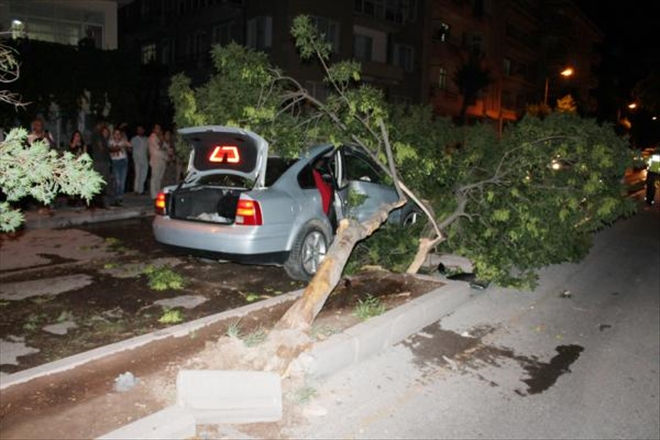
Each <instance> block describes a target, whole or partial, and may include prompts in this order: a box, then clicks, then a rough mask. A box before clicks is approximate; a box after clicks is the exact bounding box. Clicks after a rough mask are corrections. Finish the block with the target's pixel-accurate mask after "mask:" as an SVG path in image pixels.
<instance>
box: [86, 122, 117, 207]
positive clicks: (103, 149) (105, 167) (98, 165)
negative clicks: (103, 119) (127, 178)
mask: <svg viewBox="0 0 660 440" xmlns="http://www.w3.org/2000/svg"><path fill="white" fill-rule="evenodd" d="M109 142H110V129H109V128H108V127H107V126H106V125H105V124H103V123H99V124H97V125H96V127H95V128H94V133H93V134H92V144H91V146H90V147H91V152H92V160H93V162H94V171H96V172H97V173H99V174H100V175H101V177H103V181H104V183H103V186H102V187H101V190H100V191H99V193H98V194H96V195H95V196H94V199H93V200H92V206H94V207H98V208H107V207H108V206H110V204H109V198H110V197H112V189H113V186H112V185H111V184H110V183H111V179H112V174H111V171H110V162H111V159H110V151H109V150H108V144H109Z"/></svg>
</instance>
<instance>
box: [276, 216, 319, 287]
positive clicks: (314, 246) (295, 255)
mask: <svg viewBox="0 0 660 440" xmlns="http://www.w3.org/2000/svg"><path fill="white" fill-rule="evenodd" d="M326 229H327V228H326V227H325V225H323V223H321V222H319V221H316V220H312V221H310V222H309V223H307V224H306V225H305V226H304V227H303V228H302V229H301V230H300V232H299V233H298V236H297V237H296V240H295V241H294V242H293V246H292V247H291V253H290V254H289V258H288V259H287V260H286V262H285V263H284V270H285V271H286V273H287V274H288V275H289V276H290V277H291V278H293V279H295V280H300V281H308V280H310V279H311V278H312V277H313V276H314V274H315V273H316V271H317V270H318V268H319V265H320V264H321V262H322V261H323V259H324V258H325V254H326V253H327V252H328V247H329V244H328V241H329V240H328V238H327V237H328V233H327V232H326Z"/></svg>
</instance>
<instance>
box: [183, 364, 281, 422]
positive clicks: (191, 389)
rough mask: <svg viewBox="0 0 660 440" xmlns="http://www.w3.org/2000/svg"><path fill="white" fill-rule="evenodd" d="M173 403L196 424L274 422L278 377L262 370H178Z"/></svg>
mask: <svg viewBox="0 0 660 440" xmlns="http://www.w3.org/2000/svg"><path fill="white" fill-rule="evenodd" d="M177 403H178V405H179V406H181V407H182V408H185V409H187V410H188V411H190V413H191V414H192V415H193V417H194V418H195V420H196V422H197V423H199V424H224V423H255V422H274V421H278V420H280V419H281V418H282V384H281V379H280V376H279V375H278V374H277V373H275V372H266V371H219V370H218V371H216V370H181V371H179V374H178V376H177Z"/></svg>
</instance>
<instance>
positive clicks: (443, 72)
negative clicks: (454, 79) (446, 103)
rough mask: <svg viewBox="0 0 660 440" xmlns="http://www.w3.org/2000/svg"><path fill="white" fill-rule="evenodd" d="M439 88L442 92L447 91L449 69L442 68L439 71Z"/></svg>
mask: <svg viewBox="0 0 660 440" xmlns="http://www.w3.org/2000/svg"><path fill="white" fill-rule="evenodd" d="M438 88H439V89H440V90H446V89H447V69H445V68H444V67H441V68H440V70H439V71H438Z"/></svg>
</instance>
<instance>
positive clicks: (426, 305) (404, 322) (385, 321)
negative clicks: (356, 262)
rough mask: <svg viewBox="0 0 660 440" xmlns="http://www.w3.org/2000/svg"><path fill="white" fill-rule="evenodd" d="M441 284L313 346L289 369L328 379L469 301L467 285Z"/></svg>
mask: <svg viewBox="0 0 660 440" xmlns="http://www.w3.org/2000/svg"><path fill="white" fill-rule="evenodd" d="M418 276H419V275H418ZM429 278H431V277H429ZM432 279H433V280H437V278H432ZM443 282H444V283H445V285H444V286H442V287H439V288H438V289H435V290H433V291H431V292H429V293H427V294H425V295H422V296H421V297H419V298H415V299H413V300H411V301H410V302H408V303H406V304H404V305H402V306H399V307H396V308H394V309H392V310H390V311H388V312H386V313H384V314H382V315H380V316H376V317H373V318H370V319H369V320H367V321H365V322H362V323H360V324H357V325H355V326H353V327H350V328H348V329H347V330H345V331H343V332H341V333H337V334H335V335H332V336H331V337H330V338H328V339H327V340H325V341H323V342H320V343H317V344H314V346H313V348H312V349H311V350H310V351H308V352H305V353H302V354H301V355H300V356H298V358H297V359H296V360H295V361H294V364H293V365H292V368H295V369H297V370H298V371H301V372H303V373H305V374H308V375H310V376H312V377H314V378H323V377H327V376H330V375H332V374H334V373H336V372H338V371H339V370H342V369H344V368H346V367H349V366H351V365H354V364H357V363H359V362H362V361H365V360H367V359H369V358H370V357H372V356H375V355H377V354H378V353H380V352H381V351H383V350H385V349H386V348H388V347H390V346H392V345H395V344H397V343H399V342H401V341H403V340H404V339H406V338H408V337H409V336H411V335H413V334H415V333H417V332H418V331H420V330H421V329H423V328H424V327H426V326H428V325H430V324H432V323H434V322H436V321H438V320H439V319H440V318H442V317H443V316H446V315H448V314H450V313H452V312H454V311H455V310H456V309H457V308H458V307H460V306H461V305H463V304H464V303H466V302H467V301H468V300H469V299H470V297H471V293H470V287H469V285H468V283H465V282H461V281H451V280H443Z"/></svg>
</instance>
